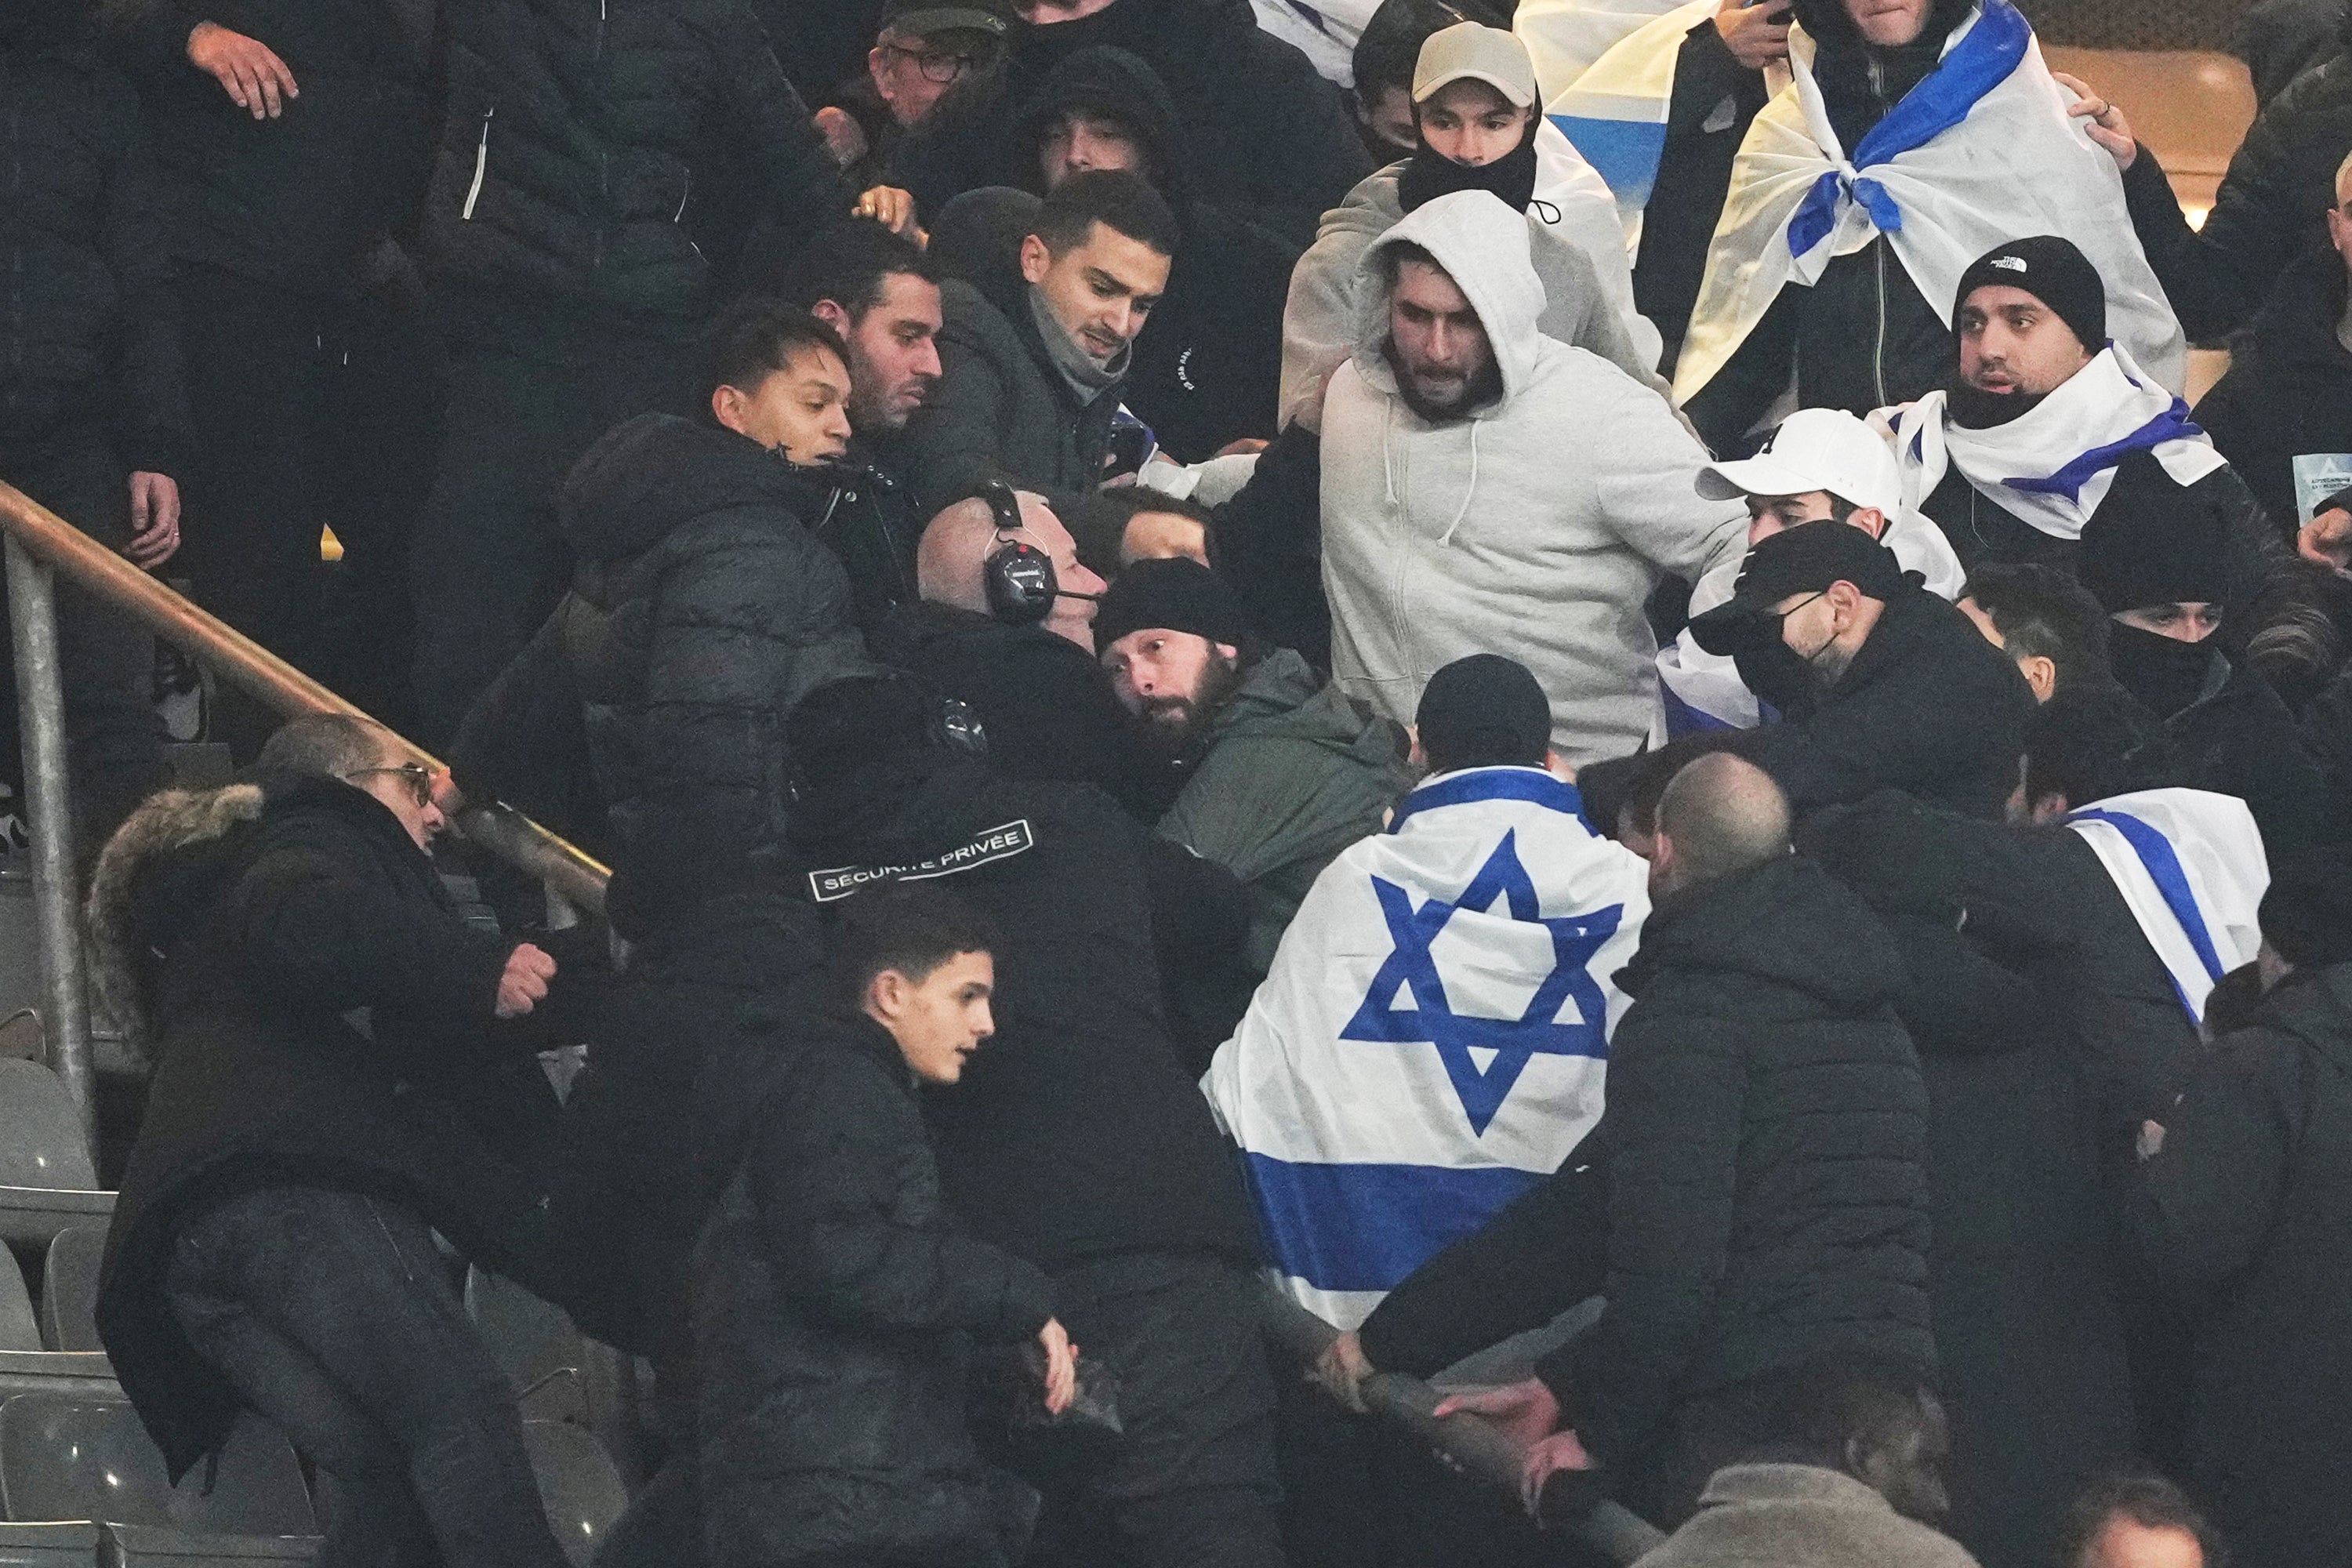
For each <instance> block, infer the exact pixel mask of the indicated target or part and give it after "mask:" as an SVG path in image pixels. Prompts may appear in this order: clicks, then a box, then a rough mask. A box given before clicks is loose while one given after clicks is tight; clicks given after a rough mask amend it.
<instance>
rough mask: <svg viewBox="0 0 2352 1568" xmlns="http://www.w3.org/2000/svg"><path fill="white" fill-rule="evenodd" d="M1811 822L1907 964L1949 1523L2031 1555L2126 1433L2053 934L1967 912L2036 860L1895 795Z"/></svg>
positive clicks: (2093, 1132)
mask: <svg viewBox="0 0 2352 1568" xmlns="http://www.w3.org/2000/svg"><path fill="white" fill-rule="evenodd" d="M1804 837H1805V844H1804V847H1805V851H1806V853H1807V854H1809V855H1811V856H1813V857H1815V858H1818V859H1819V860H1820V861H1821V862H1822V864H1823V865H1824V866H1825V867H1827V868H1829V870H1830V871H1831V873H1832V875H1834V876H1836V877H1837V878H1838V879H1840V880H1841V881H1843V882H1844V883H1845V884H1846V886H1848V887H1849V888H1851V889H1853V891H1854V892H1855V893H1856V894H1858V895H1860V896H1861V897H1862V899H1863V900H1864V901H1865V902H1867V903H1868V904H1869V905H1870V907H1871V909H1872V910H1874V912H1875V913H1876V914H1877V915H1878V917H1879V919H1880V921H1882V922H1883V923H1884V924H1885V927H1886V929H1887V931H1889V932H1890V933H1891V934H1892V935H1893V936H1894V937H1895V944H1896V946H1897V947H1898V948H1899V949H1900V950H1901V952H1902V955H1903V968H1904V972H1905V973H1906V974H1907V975H1908V976H1909V980H1908V984H1906V985H1905V986H1904V987H1903V989H1902V990H1901V991H1900V992H1898V993H1897V994H1896V995H1895V1014H1896V1016H1899V1017H1900V1018H1901V1019H1902V1020H1903V1026H1904V1027H1905V1029H1906V1031H1908V1032H1909V1034H1910V1036H1911V1039H1912V1043H1913V1044H1914V1045H1915V1046H1916V1047H1917V1048H1918V1052H1919V1068H1920V1073H1921V1075H1922V1077H1923V1078H1924V1079H1925V1081H1926V1083H1927V1175H1928V1191H1929V1194H1930V1197H1931V1200H1932V1206H1931V1221H1932V1223H1931V1224H1930V1226H1929V1231H1930V1236H1931V1242H1930V1245H1929V1247H1928V1249H1927V1266H1928V1267H1927V1295H1928V1301H1929V1304H1930V1306H1931V1307H1932V1309H1933V1316H1934V1321H1935V1327H1936V1354H1937V1363H1938V1365H1939V1368H1940V1370H1941V1373H1942V1378H1941V1382H1940V1387H1941V1389H1942V1392H1943V1394H1944V1401H1945V1408H1946V1410H1947V1411H1948V1414H1949V1415H1950V1417H1951V1422H1952V1458H1951V1460H1950V1461H1949V1463H1948V1465H1947V1467H1946V1469H1945V1477H1946V1479H1947V1482H1948V1485H1949V1487H1950V1489H1951V1494H1952V1512H1951V1516H1950V1517H1949V1518H1948V1519H1947V1520H1945V1521H1942V1528H1943V1529H1945V1530H1946V1531H1949V1532H1950V1533H1951V1534H1952V1535H1953V1536H1954V1537H1956V1538H1957V1539H1958V1541H1959V1542H1960V1543H1961V1544H1962V1545H1964V1546H1966V1547H1968V1549H1969V1551H1970V1552H1972V1553H1974V1554H1975V1556H1976V1557H1977V1559H1978V1560H1979V1562H1981V1563H1997V1564H2001V1565H2003V1568H2026V1565H2029V1564H2038V1563H2043V1562H2046V1561H2047V1560H2048V1559H2049V1556H2050V1552H2051V1548H2052V1546H2053V1543H2054V1542H2056V1540H2057V1537H2058V1531H2059V1528H2060V1525H2061V1524H2062V1522H2063V1520H2064V1517H2065V1513H2066V1510H2067V1509H2068V1507H2069V1506H2071V1505H2072V1503H2073V1502H2074V1498H2075V1495H2076V1494H2077V1493H2078V1492H2079V1491H2080V1490H2081V1489H2082V1488H2083V1486H2084V1483H2085V1482H2087V1481H2088V1480H2089V1479H2090V1477H2091V1474H2092V1472H2093V1471H2094V1470H2095V1469H2096V1468H2098V1467H2099V1466H2100V1465H2101V1464H2103V1463H2105V1462H2107V1461H2109V1460H2113V1459H2116V1458H2121V1457H2123V1456H2125V1455H2126V1454H2129V1453H2131V1452H2132V1451H2133V1448H2134V1444H2135V1437H2136V1432H2135V1429H2134V1426H2133V1417H2132V1403H2131V1395H2130V1380H2129V1376H2128V1373H2127V1372H2126V1365H2125V1362H2124V1334H2123V1318H2122V1314H2121V1311H2120V1310H2119V1308H2118V1305H2117V1300H2118V1296H2117V1283H2116V1261H2117V1259H2116V1255H2115V1247H2114V1241H2115V1232H2114V1226H2112V1224H2111V1223H2110V1221H2109V1213H2110V1211H2109V1209H2108V1207H2107V1205H2106V1203H2105V1190H2104V1187H2103V1185H2102V1173H2101V1169H2100V1164H2099V1152H2100V1140H2099V1137H2098V1126H2097V1122H2096V1120H2095V1110H2094V1106H2093V1100H2092V1095H2091V1092H2090V1089H2089V1085H2088V1083H2087V1081H2086V1076H2087V1075H2086V1072H2085V1058H2084V1053H2083V1052H2082V1050H2081V1049H2080V1047H2079V1046H2078V1043H2077V1041H2076V1039H2075V1037H2074V1033H2073V1031H2072V1030H2071V1029H2070V1028H2069V1026H2068V1025H2069V1022H2070V1015H2069V1008H2068V1006H2067V1003H2068V1001H2069V999H2070V998H2069V996H2068V994H2067V988H2066V987H2065V985H2064V984H2063V979H2064V978H2065V972H2064V966H2063V965H2061V964H2055V963H2052V962H2051V959H2052V957H2053V951H2052V950H2053V949H2055V950H2056V951H2057V952H2063V951H2064V949H2063V941H2062V942H2044V941H2043V940H2042V933H2040V932H2033V933H2031V935H2028V936H2026V940H2024V941H2018V940H2017V938H2018V937H2019V936H2020V935H2024V934H2025V933H2020V932H2016V931H2012V930H2011V929H2009V928H2010V925H2011V922H2008V921H2003V920H2001V919H1999V918H1995V919H1992V920H1984V919H1980V918H1979V910H1980V909H1986V908H1987V907H1988V906H1990V910H1991V912H1992V913H1994V914H1995V916H1996V917H1998V916H1999V915H2000V912H2001V910H2000V906H2002V905H2003V904H2005V903H2007V902H2008V901H2009V900H2013V899H2015V898H2016V897H2017V896H2018V893H2019V890H2020V889H2021V888H2024V887H2026V886H2029V885H2031V884H2032V882H2033V881H2034V880H2035V879H2036V871H2037V869H2038V865H2037V862H2038V860H2039V857H2037V856H2035V855H2034V854H2033V846H2032V845H2031V844H2030V843H2029V842H2028V841H2025V840H2022V839H2021V838H2019V837H2016V836H2015V835H2014V834H2013V832H2012V830H2011V829H2010V828H2008V827H2006V826H2002V825H2000V824H1998V823H1991V822H1979V821H1975V820H1972V819H1970V818H1968V817H1964V816H1956V815H1953V814H1950V813H1946V812H1937V811H1930V810H1928V809H1927V808H1926V807H1923V806H1921V805H1917V804H1916V802H1913V801H1910V800H1907V799H1906V798H1904V797H1903V796H1901V795H1877V796H1874V797H1872V798H1871V799H1870V800H1868V801H1866V802H1864V804H1863V805H1859V806H1854V807H1842V808H1839V809H1837V810H1834V811H1829V812H1823V813H1821V814H1819V815H1818V816H1815V817H1814V818H1812V819H1811V821H1810V822H1808V823H1807V824H1806V832H1805V836H1804ZM2177 1011H2178V1010H2177V1009H2176V1012H2177Z"/></svg>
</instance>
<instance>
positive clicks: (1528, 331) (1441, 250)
mask: <svg viewBox="0 0 2352 1568" xmlns="http://www.w3.org/2000/svg"><path fill="white" fill-rule="evenodd" d="M1404 245H1412V246H1418V247H1421V248H1422V249H1423V250H1425V251H1427V252H1428V253H1429V254H1430V256H1431V257H1432V258H1434V259H1435V260H1436V262H1437V264H1438V265H1439V266H1440V267H1442V268H1444V269H1445V271H1446V274H1447V276H1449V277H1451V278H1452V279H1454V287H1456V288H1458V289H1461V290H1462V292H1463V294H1464V296H1465V298H1467V299H1468V300H1469V301H1470V308H1471V309H1472V310H1475V311H1477V313H1478V321H1479V324H1480V325H1481V326H1483V327H1485V328H1486V339H1487V342H1489V343H1491V344H1492V345H1493V347H1494V351H1495V362H1496V366H1497V368H1499V369H1500V370H1501V371H1502V374H1503V401H1504V402H1506V403H1508V402H1509V401H1510V400H1511V399H1512V398H1513V397H1515V396H1517V395H1518V392H1519V389H1520V387H1522V386H1523V385H1525V384H1526V382H1527V378H1528V375H1529V374H1531V373H1532V372H1533V370H1534V368H1535V359H1536V348H1537V342H1538V331H1537V322H1538V320H1539V319H1540V318H1541V317H1542V315H1543V310H1544V288H1543V280H1542V279H1539V278H1538V277H1537V276H1536V268H1535V261H1534V259H1533V257H1532V254H1531V252H1530V249H1529V244H1528V220H1527V215H1525V214H1524V213H1518V212H1514V211H1512V210H1511V209H1510V208H1509V207H1507V206H1505V205H1503V204H1502V203H1501V202H1500V201H1499V200H1497V199H1496V198H1495V197H1494V196H1491V195H1487V194H1486V192H1484V191H1458V192H1455V193H1454V195H1444V196H1439V197H1438V198H1436V199H1435V200H1434V201H1432V202H1429V203H1427V204H1426V205H1423V206H1422V207H1421V208H1420V209H1419V210H1418V211H1416V212H1414V213H1412V214H1411V215H1409V216H1407V217H1406V218H1405V219H1404V221H1403V222H1402V223H1400V224H1398V225H1397V226H1395V227H1394V228H1391V229H1390V230H1389V231H1388V232H1387V233H1386V234H1384V235H1382V236H1381V237H1380V238H1379V239H1377V240H1375V241H1374V242H1373V243H1372V246H1371V248H1370V249H1369V250H1367V251H1365V252H1364V259H1363V262H1362V264H1361V273H1362V276H1361V281H1360V284H1359V286H1358V288H1357V289H1356V298H1357V300H1359V301H1360V302H1359V304H1358V306H1357V318H1356V364H1357V368H1358V369H1359V370H1360V371H1361V372H1363V373H1364V374H1366V375H1368V376H1370V377H1372V378H1373V379H1374V384H1376V385H1378V386H1381V387H1382V388H1383V389H1388V388H1393V387H1394V385H1395V384H1396V383H1395V377H1394V376H1392V375H1391V374H1390V372H1389V368H1388V362H1387V360H1386V358H1385V357H1384V355H1383V352H1382V351H1383V349H1384V348H1385V346H1386V344H1387V342H1388V339H1389V302H1390V299H1391V296H1392V295H1393V293H1394V292H1395V289H1394V286H1393V284H1392V283H1391V279H1390V270H1389V269H1390V260H1389V258H1390V257H1391V254H1392V253H1393V252H1394V251H1395V250H1396V248H1397V247H1399V246H1404Z"/></svg>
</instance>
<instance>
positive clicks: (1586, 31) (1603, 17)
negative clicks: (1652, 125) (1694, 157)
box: [1511, 0, 1715, 125]
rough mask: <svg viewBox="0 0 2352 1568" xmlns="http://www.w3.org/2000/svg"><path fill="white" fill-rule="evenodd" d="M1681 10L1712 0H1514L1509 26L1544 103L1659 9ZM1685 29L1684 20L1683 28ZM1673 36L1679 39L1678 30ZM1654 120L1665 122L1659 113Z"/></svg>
mask: <svg viewBox="0 0 2352 1568" xmlns="http://www.w3.org/2000/svg"><path fill="white" fill-rule="evenodd" d="M1685 11H1691V12H1702V11H1703V14H1704V15H1706V16H1713V15H1714V14H1715V4H1714V0H1694V3H1693V4H1690V5H1685V4H1683V3H1682V0H1519V8H1518V10H1517V12H1516V13H1515V14H1514V15H1513V16H1512V18H1511V31H1513V32H1514V33H1517V35H1518V36H1519V42H1521V43H1523V44H1525V45H1527V47H1528V58H1530V59H1532V60H1533V61H1535V66H1536V90H1537V91H1538V92H1539V93H1540V94H1542V95H1543V99H1544V101H1545V102H1546V103H1549V102H1550V101H1551V100H1552V99H1554V98H1555V97H1557V96H1558V95H1559V94H1560V93H1562V92H1565V91H1567V90H1568V89H1570V87H1572V86H1574V85H1575V83H1576V80H1577V79H1578V78H1579V77H1581V76H1582V75H1584V73H1585V72H1586V71H1588V70H1590V69H1591V68H1593V67H1594V66H1595V65H1597V64H1599V63H1600V62H1601V60H1602V59H1605V58H1608V55H1609V52H1610V50H1612V48H1614V47H1616V46H1617V45H1619V44H1620V43H1622V42H1623V41H1624V40H1625V38H1626V37H1629V36H1631V35H1632V34H1634V33H1638V32H1640V31H1641V30H1642V29H1643V27H1645V26H1648V25H1649V24H1650V23H1651V22H1653V21H1654V20H1656V19H1657V17H1658V16H1659V14H1660V13H1661V12H1668V13H1675V14H1679V13H1682V12H1685ZM1689 30H1690V29H1689V27H1687V26H1686V27H1685V28H1684V29H1683V32H1685V33H1686V32H1688V31H1689ZM1676 37H1677V41H1678V42H1679V38H1680V35H1677V36H1676ZM1670 69H1671V67H1670ZM1669 80H1670V81H1671V78H1669ZM1658 123H1659V124H1661V125H1664V123H1665V121H1664V116H1663V115H1662V116H1661V117H1660V119H1659V121H1658Z"/></svg>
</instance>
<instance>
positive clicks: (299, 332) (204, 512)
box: [175, 266, 442, 758]
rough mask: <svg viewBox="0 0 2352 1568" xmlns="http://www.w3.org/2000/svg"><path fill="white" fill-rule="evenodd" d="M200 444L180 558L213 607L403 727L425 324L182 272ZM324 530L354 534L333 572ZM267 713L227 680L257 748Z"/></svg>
mask: <svg viewBox="0 0 2352 1568" xmlns="http://www.w3.org/2000/svg"><path fill="white" fill-rule="evenodd" d="M180 300H181V319H182V321H183V323H184V324H183V328H182V331H183V333H184V337H185V339H186V342H187V351H188V374H189V379H190V392H191V394H192V395H193V396H192V401H193V403H194V410H195V418H196V426H197V433H198V435H199V437H201V439H202V442H203V447H202V449H201V452H200V454H199V458H200V460H199V462H198V463H197V465H196V468H195V471H194V473H193V474H192V475H191V476H190V477H189V481H188V486H187V509H188V522H187V542H186V544H185V546H184V549H183V550H182V552H181V559H180V561H179V562H178V563H175V568H176V571H178V572H184V573H185V574H187V575H189V576H191V577H193V578H194V581H195V590H196V598H197V601H198V602H199V603H201V604H202V605H204V606H205V608H206V609H208V610H210V611H212V612H213V614H215V615H216V616H220V618H221V619H223V620H225V621H226V622H227V623H228V624H229V625H231V626H235V627H236V629H237V630H239V631H241V632H243V633H245V634H246V635H247V637H252V638H253V639H254V640H255V641H257V642H258V643H260V644H261V645H262V646H263V647H267V648H268V649H269V651H270V652H272V653H274V654H277V655H278V657H279V658H285V659H288V660H290V661H291V662H293V663H294V664H296V665H298V666H299V667H300V668H302V669H303V670H305V671H306V672H308V673H310V674H311V675H313V676H315V677H317V678H318V679H320V680H323V681H325V682H326V683H327V684H328V685H330V686H331V687H333V688H334V689H336V690H337V691H338V692H339V693H341V695H342V696H345V697H348V698H350V699H351V700H352V701H354V702H357V703H358V704H359V705H360V706H361V707H362V708H364V709H366V710H368V711H370V712H372V713H373V714H375V715H376V717H378V718H380V719H382V720H383V721H385V722H386V723H389V724H391V725H392V726H393V727H394V729H400V728H402V727H403V726H404V725H405V724H406V723H408V722H409V715H408V714H407V713H406V712H405V711H404V708H405V705H406V698H407V687H408V680H407V666H408V655H409V651H410V648H411V647H412V645H413V643H414V640H415V637H414V633H413V631H412V630H411V614H410V610H409V604H408V596H409V591H408V584H407V569H408V531H409V524H410V520H411V519H412V518H413V517H414V516H415V511H416V509H417V508H418V507H419V506H420V505H422V504H423V502H424V500H425V492H426V489H427V488H428V487H429V485H430V483H431V480H432V469H433V452H434V447H435V444H436V440H437V430H436V421H437V419H438V416H439V413H440V384H441V376H442V372H441V369H440V366H439V363H438V354H439V349H438V346H437V344H436V342H435V341H434V340H433V339H432V337H431V335H430V334H429V333H427V332H425V331H424V330H423V329H422V328H421V327H420V326H419V325H418V324H416V323H415V322H414V321H410V320H407V319H404V318H403V317H401V316H399V315H398V314H396V313H395V312H394V310H392V309H391V308H390V307H388V306H385V305H383V304H380V303H378V302H376V301H374V300H331V299H323V298H319V297H315V296H311V295H305V294H296V293H291V292H289V291H288V290H286V289H278V288H274V287H272V286H270V285H268V284H263V283H257V282H254V281H252V280H250V279H244V278H239V277H237V276H236V275H234V274H232V273H227V272H222V271H219V270H217V269H215V268H206V267H196V266H188V267H184V268H182V270H181V274H180ZM321 528H331V529H333V530H334V533H335V537H336V539H337V540H339V541H340V542H341V544H342V547H343V559H342V562H341V565H340V566H338V567H335V568H333V569H332V570H331V569H330V568H329V567H328V566H327V564H326V563H324V562H322V561H321V560H320V555H319V534H320V529H321ZM274 722H275V721H273V720H271V719H269V718H268V716H267V715H265V714H263V713H262V712H261V711H260V710H259V708H258V706H257V705H255V704H251V703H249V702H248V701H247V700H245V699H243V698H241V697H236V696H235V695H233V694H226V693H225V694H224V699H223V702H222V711H221V714H220V723H219V725H218V726H217V728H218V729H219V731H221V733H222V735H223V738H226V740H228V742H229V743H230V744H231V745H232V746H233V747H234V748H236V751H237V752H238V754H239V756H240V757H241V758H242V757H246V756H249V755H250V754H251V752H253V751H254V750H255V749H257V747H258V745H259V742H260V741H261V740H262V739H263V738H265V737H266V736H267V734H268V730H269V729H270V728H271V727H272V726H273V725H274Z"/></svg>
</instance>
